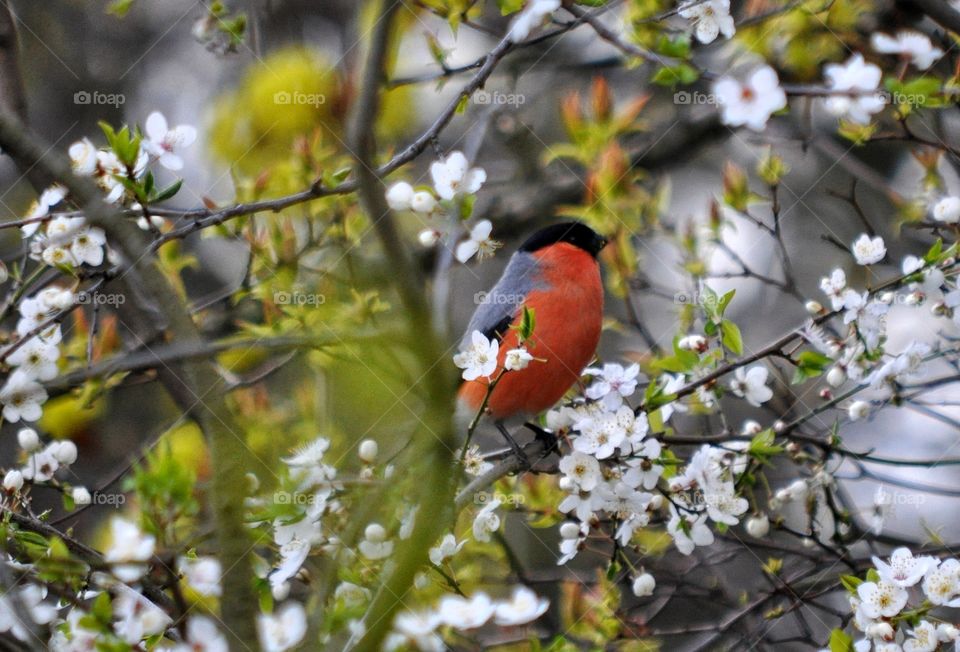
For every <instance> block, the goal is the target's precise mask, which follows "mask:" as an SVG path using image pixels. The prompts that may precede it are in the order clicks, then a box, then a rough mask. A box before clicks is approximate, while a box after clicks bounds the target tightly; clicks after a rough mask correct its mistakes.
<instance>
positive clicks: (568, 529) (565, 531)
mask: <svg viewBox="0 0 960 652" xmlns="http://www.w3.org/2000/svg"><path fill="white" fill-rule="evenodd" d="M560 536H561V537H562V538H564V539H579V538H580V526H579V525H577V524H576V523H574V522H572V521H567V522H566V523H564V524H563V525H561V526H560Z"/></svg>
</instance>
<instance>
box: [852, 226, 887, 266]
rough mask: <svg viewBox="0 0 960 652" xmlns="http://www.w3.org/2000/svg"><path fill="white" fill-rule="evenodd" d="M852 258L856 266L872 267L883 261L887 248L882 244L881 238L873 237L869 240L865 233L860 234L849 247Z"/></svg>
mask: <svg viewBox="0 0 960 652" xmlns="http://www.w3.org/2000/svg"><path fill="white" fill-rule="evenodd" d="M851 249H852V251H853V257H854V258H856V260H857V264H858V265H873V264H874V263H879V262H880V261H881V260H883V258H884V256H886V255H887V248H886V247H885V246H884V244H883V238H881V237H880V236H875V237H873V238H871V237H870V236H869V235H867V234H866V233H862V234H860V237H859V238H857V239H856V240H855V241H854V243H853V245H851Z"/></svg>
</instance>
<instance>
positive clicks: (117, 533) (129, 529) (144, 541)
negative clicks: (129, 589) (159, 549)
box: [103, 516, 157, 582]
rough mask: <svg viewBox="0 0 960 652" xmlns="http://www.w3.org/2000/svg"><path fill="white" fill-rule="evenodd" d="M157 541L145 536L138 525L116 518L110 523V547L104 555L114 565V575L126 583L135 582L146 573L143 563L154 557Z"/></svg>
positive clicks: (151, 536) (150, 536)
mask: <svg viewBox="0 0 960 652" xmlns="http://www.w3.org/2000/svg"><path fill="white" fill-rule="evenodd" d="M156 543H157V540H156V538H155V537H154V536H153V535H152V534H144V533H143V532H141V531H140V528H139V527H137V526H136V524H134V523H131V522H130V521H128V520H126V519H123V518H120V517H119V516H115V517H114V518H113V519H112V520H111V521H110V546H109V547H108V548H107V550H106V552H105V553H104V555H103V558H104V560H106V561H107V562H108V563H110V564H112V565H113V566H112V568H111V570H112V571H113V574H114V575H116V576H117V578H119V579H120V580H122V581H124V582H134V581H136V580H138V579H140V577H141V576H142V575H143V574H144V572H146V566H145V565H143V564H142V563H136V562H145V561H148V560H149V559H150V558H151V557H153V551H154V548H155V546H156Z"/></svg>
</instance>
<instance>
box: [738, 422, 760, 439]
mask: <svg viewBox="0 0 960 652" xmlns="http://www.w3.org/2000/svg"><path fill="white" fill-rule="evenodd" d="M762 430H763V426H761V425H760V424H759V423H758V422H757V421H754V420H753V419H747V420H746V421H744V422H743V427H742V428H740V432H741V433H742V434H743V435H744V436H746V437H752V436H753V435H756V434H758V433H759V432H761V431H762Z"/></svg>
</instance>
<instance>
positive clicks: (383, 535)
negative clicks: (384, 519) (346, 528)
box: [363, 523, 387, 543]
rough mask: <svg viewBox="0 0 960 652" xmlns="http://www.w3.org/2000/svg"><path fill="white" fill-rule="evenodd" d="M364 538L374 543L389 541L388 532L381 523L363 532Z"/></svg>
mask: <svg viewBox="0 0 960 652" xmlns="http://www.w3.org/2000/svg"><path fill="white" fill-rule="evenodd" d="M363 536H364V538H365V539H366V540H367V541H370V542H372V543H383V542H384V541H386V540H387V531H386V530H384V529H383V526H382V525H380V524H379V523H371V524H370V525H368V526H367V529H365V530H364V531H363Z"/></svg>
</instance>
